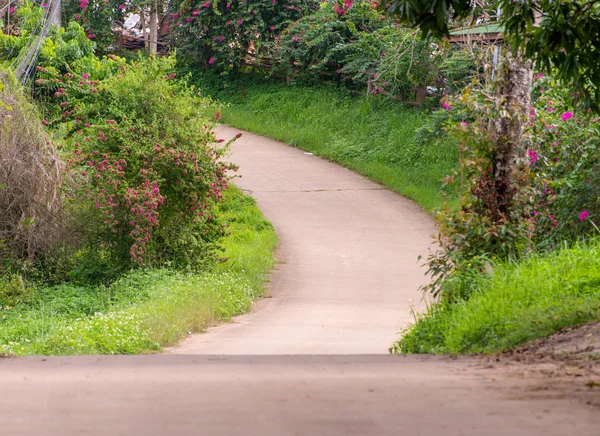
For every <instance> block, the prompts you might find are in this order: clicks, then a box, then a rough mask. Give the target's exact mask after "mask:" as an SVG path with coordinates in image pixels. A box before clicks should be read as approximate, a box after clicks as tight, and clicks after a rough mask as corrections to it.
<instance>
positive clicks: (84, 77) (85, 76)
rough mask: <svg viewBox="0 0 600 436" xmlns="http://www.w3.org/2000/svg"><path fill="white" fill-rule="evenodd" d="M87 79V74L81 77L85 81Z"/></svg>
mask: <svg viewBox="0 0 600 436" xmlns="http://www.w3.org/2000/svg"><path fill="white" fill-rule="evenodd" d="M88 77H90V75H89V74H88V73H85V74H84V75H83V76H81V78H82V79H87V78H88Z"/></svg>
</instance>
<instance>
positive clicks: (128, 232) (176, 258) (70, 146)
mask: <svg viewBox="0 0 600 436" xmlns="http://www.w3.org/2000/svg"><path fill="white" fill-rule="evenodd" d="M99 62H100V64H104V66H103V67H100V68H96V69H95V70H92V73H88V72H85V73H84V72H83V71H86V70H84V69H83V68H85V65H82V64H78V65H77V66H76V67H75V68H69V71H70V72H68V73H65V74H60V73H59V72H58V71H57V69H56V68H52V67H39V68H38V70H39V72H38V75H39V77H40V78H39V79H38V80H37V81H36V83H37V85H38V92H39V94H40V95H41V96H42V97H43V98H45V99H46V101H54V102H55V103H54V105H53V107H54V108H56V109H54V111H53V112H54V113H55V114H56V115H55V116H56V118H55V119H54V120H52V121H51V122H50V123H49V124H50V126H51V127H53V128H54V129H56V130H58V131H60V132H61V133H63V134H65V138H66V139H67V146H66V149H65V154H66V156H67V157H68V161H67V162H68V165H69V168H70V169H71V170H72V171H73V173H72V174H73V178H72V182H73V184H72V191H71V192H70V193H69V196H70V197H71V198H73V199H74V200H75V201H74V204H76V205H77V206H76V209H75V210H76V211H78V212H79V213H80V214H81V215H82V217H85V220H82V222H84V223H85V229H82V231H84V232H85V233H86V236H87V244H88V245H89V246H90V247H93V250H99V251H100V252H101V253H102V252H103V251H105V250H106V251H107V252H108V253H109V254H107V255H105V256H104V258H105V259H112V260H114V261H115V262H117V263H118V264H119V265H124V266H126V265H128V261H127V259H128V258H130V259H131V261H133V262H134V264H135V263H138V264H139V263H145V264H146V265H157V266H158V265H171V266H173V267H176V268H191V269H193V270H200V269H202V268H204V267H206V265H207V262H209V261H210V258H211V255H212V254H211V253H212V252H213V251H214V242H215V241H216V240H217V239H218V237H219V235H220V234H221V230H222V229H221V226H220V224H219V223H218V221H217V218H216V217H215V216H214V213H213V212H212V208H213V205H214V203H215V202H216V201H218V200H219V199H220V198H221V197H222V191H223V190H224V189H226V187H227V180H228V178H229V176H228V175H227V174H226V173H227V171H228V170H230V169H234V167H233V166H232V165H229V164H227V163H225V162H224V161H223V160H221V157H223V156H224V155H225V153H226V152H227V147H219V148H217V147H215V146H214V143H215V142H216V139H215V138H214V137H213V136H212V134H211V128H212V124H211V123H210V122H209V121H207V120H206V119H204V118H203V117H202V116H200V113H199V111H200V110H201V109H202V107H203V106H206V104H207V102H206V101H205V100H202V99H200V98H198V97H196V96H195V94H194V93H193V92H192V90H190V89H188V88H187V87H185V84H179V83H178V82H176V81H174V80H173V77H174V74H172V73H171V71H172V70H173V68H174V57H169V58H160V59H147V60H140V61H138V62H135V63H133V64H127V63H125V62H124V61H123V60H122V59H120V58H117V57H115V56H112V55H109V56H108V57H107V58H104V59H102V60H101V61H99ZM82 70H83V71H82ZM106 71H114V72H115V73H117V72H118V74H113V75H107V76H105V77H104V78H100V79H97V80H92V79H93V78H94V76H93V75H96V74H97V75H98V76H102V75H104V74H105V72H106ZM92 74H93V75H92ZM57 86H58V88H57ZM57 103H59V104H58V105H57ZM59 114H60V115H59ZM86 205H87V206H86ZM94 209H95V210H96V212H95V217H94V214H93V213H92V212H91V211H93V210H94ZM90 216H91V217H92V219H90ZM92 224H94V225H92Z"/></svg>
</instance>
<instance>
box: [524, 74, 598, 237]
mask: <svg viewBox="0 0 600 436" xmlns="http://www.w3.org/2000/svg"><path fill="white" fill-rule="evenodd" d="M534 91H535V93H536V94H537V98H536V99H535V101H534V106H533V107H532V110H531V113H530V124H529V126H528V130H527V134H528V136H527V137H528V144H529V149H528V156H527V159H528V163H529V165H530V167H531V171H532V173H533V188H534V195H535V199H534V204H533V207H534V211H533V215H534V216H533V221H534V226H535V239H536V242H537V243H538V244H542V245H548V244H550V245H556V244H557V243H558V242H559V241H561V240H564V239H567V240H571V241H573V240H575V239H577V238H581V237H585V236H586V235H587V234H589V233H590V232H595V230H597V229H596V228H595V224H594V221H596V220H598V218H599V217H600V180H599V179H598V173H599V172H600V118H598V117H597V114H595V113H593V112H592V111H591V110H587V109H581V108H577V107H576V106H574V104H573V103H577V97H578V95H577V94H572V93H570V92H569V91H568V87H563V86H560V84H559V83H558V82H556V80H555V79H553V78H552V77H549V76H544V75H542V74H540V75H538V76H537V80H536V81H535V85H534ZM596 222H598V221H596Z"/></svg>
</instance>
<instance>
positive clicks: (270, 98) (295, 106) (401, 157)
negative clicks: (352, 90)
mask: <svg viewBox="0 0 600 436" xmlns="http://www.w3.org/2000/svg"><path fill="white" fill-rule="evenodd" d="M212 94H213V97H214V98H215V100H216V102H217V105H218V104H219V103H220V104H221V105H222V107H220V109H221V116H222V121H223V122H224V123H226V124H229V125H232V126H234V127H237V128H240V129H244V130H249V131H252V132H255V133H258V134H261V135H265V136H268V137H270V138H274V139H277V140H279V141H282V142H285V143H288V144H291V145H293V146H296V147H299V148H301V149H303V150H307V151H309V152H312V153H314V154H315V155H318V156H322V157H324V158H326V159H329V160H332V161H335V162H338V163H340V164H342V165H344V166H346V167H348V168H350V169H352V170H355V171H358V172H359V173H362V174H363V175H365V176H367V177H368V178H370V179H372V180H374V181H376V182H379V183H381V184H383V185H384V186H386V187H388V188H390V189H392V190H394V191H396V192H398V193H400V194H402V195H405V196H407V197H409V198H411V199H413V200H415V201H416V202H417V203H419V204H420V205H421V206H422V207H423V208H424V209H426V210H428V211H432V210H434V209H436V208H438V207H439V206H440V205H441V204H442V203H443V199H442V196H441V195H440V193H441V190H442V182H441V179H442V178H443V177H444V176H445V175H447V174H448V173H449V171H450V169H451V168H452V167H453V166H454V165H455V163H456V162H457V152H456V150H455V147H453V146H452V145H451V144H449V143H447V142H443V141H441V142H438V141H436V142H433V141H428V140H426V139H422V138H420V137H418V136H419V135H416V133H417V132H418V129H419V128H420V127H422V126H424V125H425V124H426V123H427V122H428V120H429V118H430V113H429V112H428V111H425V110H419V109H415V108H411V107H408V106H405V105H402V104H400V103H396V102H393V101H391V100H388V99H384V98H365V97H361V96H353V95H350V94H348V93H347V92H346V91H342V90H337V89H336V88H334V87H330V86H318V85H311V86H304V85H293V86H287V85H285V84H282V83H272V82H271V83H252V82H250V83H242V84H240V83H237V82H235V81H234V82H232V83H231V84H230V85H229V86H228V87H227V88H226V90H225V91H220V92H214V91H213V92H212ZM216 110H217V108H216V109H215V110H214V112H216Z"/></svg>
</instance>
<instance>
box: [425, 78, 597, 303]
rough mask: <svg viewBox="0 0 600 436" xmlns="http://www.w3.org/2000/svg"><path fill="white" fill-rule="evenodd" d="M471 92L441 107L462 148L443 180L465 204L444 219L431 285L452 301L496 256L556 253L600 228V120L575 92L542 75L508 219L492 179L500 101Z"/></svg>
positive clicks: (461, 295) (515, 174)
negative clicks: (500, 209) (500, 207)
mask: <svg viewBox="0 0 600 436" xmlns="http://www.w3.org/2000/svg"><path fill="white" fill-rule="evenodd" d="M473 89H474V88H471V87H469V88H467V89H466V90H465V91H464V92H463V94H462V95H461V96H460V97H458V98H453V99H448V100H447V101H445V102H444V103H443V106H442V107H443V109H444V112H445V113H446V119H447V124H446V132H447V133H448V134H450V135H451V137H452V139H453V140H454V141H455V142H456V144H457V147H458V150H459V155H460V160H459V166H458V167H457V168H456V169H455V170H453V173H452V174H450V175H449V176H448V177H447V178H446V182H447V191H448V192H449V191H450V189H454V190H455V192H456V191H457V192H458V193H459V195H460V199H459V205H458V208H456V207H451V206H449V207H446V208H445V209H443V210H442V211H440V213H439V214H438V220H439V222H440V236H439V241H438V242H439V247H440V249H439V251H438V252H437V253H436V254H435V255H433V256H431V257H430V258H429V260H428V266H429V273H430V274H431V275H432V277H433V279H434V280H433V282H432V284H431V285H430V286H429V287H428V289H429V290H431V291H433V292H434V293H436V294H437V293H439V292H443V293H444V294H445V295H446V296H448V295H453V296H458V297H459V298H464V297H468V296H469V294H470V292H471V291H472V289H471V288H472V286H471V285H472V284H474V285H476V284H477V280H475V279H474V278H473V277H474V276H477V275H478V274H481V272H483V271H486V270H487V269H488V268H489V265H488V263H489V262H490V259H493V258H494V257H495V258H498V259H502V258H504V259H505V258H510V257H513V258H519V257H522V256H523V255H526V254H527V253H530V252H534V251H539V250H543V249H553V248H554V247H556V245H557V243H558V242H564V241H568V242H573V241H575V240H576V239H579V238H584V237H586V236H587V235H589V234H590V232H596V231H598V227H597V225H596V223H595V222H594V220H595V219H596V217H598V216H599V215H600V180H599V179H598V177H597V174H598V172H599V171H600V163H599V162H600V118H597V115H596V114H594V113H593V112H592V111H591V110H590V109H582V108H580V107H579V106H578V104H577V103H578V95H577V93H571V92H569V91H568V87H566V86H562V85H561V84H560V83H559V82H557V81H556V80H555V79H553V78H552V77H548V76H544V75H543V74H539V75H537V76H536V81H535V84H534V99H533V103H532V106H531V108H530V112H529V114H528V118H529V119H528V123H527V124H526V126H525V132H524V143H523V147H522V148H521V149H520V150H518V151H517V153H516V161H517V162H516V165H515V170H514V171H513V173H512V174H511V179H510V180H509V181H507V182H508V183H507V185H506V186H508V190H507V194H506V195H509V196H510V197H511V199H512V200H511V209H510V211H509V214H507V215H500V218H498V216H499V215H498V214H496V213H495V211H496V209H497V207H496V201H497V196H495V195H494V190H493V187H494V185H495V184H497V182H498V181H497V180H495V179H494V173H493V170H492V169H493V165H494V161H493V156H494V155H493V151H494V150H493V142H492V141H493V136H492V135H493V130H492V129H493V123H491V122H490V120H493V119H495V117H496V116H497V113H496V112H497V111H496V109H495V106H494V101H495V99H494V98H492V97H490V96H489V95H490V94H489V93H488V92H486V91H485V90H479V91H474V90H473Z"/></svg>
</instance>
